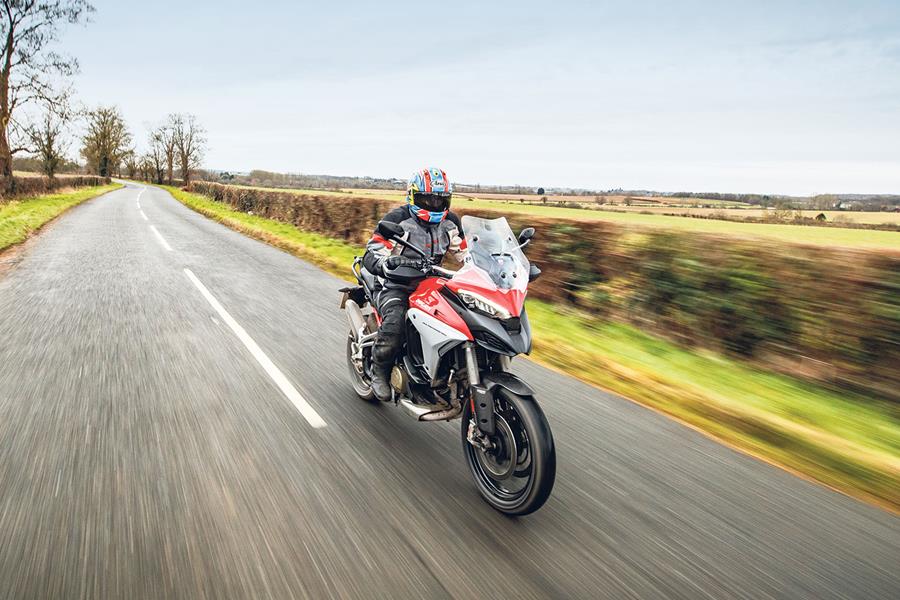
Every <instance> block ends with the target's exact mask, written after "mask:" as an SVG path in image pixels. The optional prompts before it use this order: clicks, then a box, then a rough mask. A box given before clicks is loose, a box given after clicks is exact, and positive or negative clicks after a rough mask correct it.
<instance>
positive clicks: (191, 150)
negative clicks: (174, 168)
mask: <svg viewBox="0 0 900 600" xmlns="http://www.w3.org/2000/svg"><path fill="white" fill-rule="evenodd" d="M177 116H178V118H177V119H176V121H175V124H174V125H175V128H174V130H173V134H174V136H175V148H176V151H177V153H178V157H177V158H178V165H179V167H180V168H181V178H182V179H183V180H184V185H185V187H187V186H188V185H190V183H191V171H193V170H194V169H198V168H200V164H201V162H202V161H203V153H204V151H205V150H206V130H205V129H203V126H202V125H200V123H199V122H198V121H197V117H195V116H194V115H177Z"/></svg>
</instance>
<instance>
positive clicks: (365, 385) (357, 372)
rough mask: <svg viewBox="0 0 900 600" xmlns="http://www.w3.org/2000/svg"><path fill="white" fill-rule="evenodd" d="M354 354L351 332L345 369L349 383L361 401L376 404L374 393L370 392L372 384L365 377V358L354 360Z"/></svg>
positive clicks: (354, 343) (354, 347)
mask: <svg viewBox="0 0 900 600" xmlns="http://www.w3.org/2000/svg"><path fill="white" fill-rule="evenodd" d="M355 353H356V340H355V338H354V337H353V333H352V332H351V333H350V334H349V335H348V336H347V368H348V370H349V372H350V383H351V384H352V385H353V390H354V391H355V392H356V395H357V396H359V397H360V399H361V400H365V401H366V402H377V400H376V399H375V392H373V391H372V383H371V381H370V380H369V378H368V377H367V376H366V371H365V364H364V362H363V361H365V357H363V358H362V360H359V361H358V360H355V359H354V358H353V355H354V354H355Z"/></svg>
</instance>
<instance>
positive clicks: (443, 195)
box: [406, 167, 453, 223]
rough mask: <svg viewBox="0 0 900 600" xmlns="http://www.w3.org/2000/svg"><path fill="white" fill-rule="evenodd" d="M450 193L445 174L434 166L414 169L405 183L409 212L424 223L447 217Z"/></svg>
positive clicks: (437, 221)
mask: <svg viewBox="0 0 900 600" xmlns="http://www.w3.org/2000/svg"><path fill="white" fill-rule="evenodd" d="M452 194H453V186H452V185H451V184H450V180H449V179H447V174H446V173H444V172H443V171H442V170H441V169H437V168H434V167H430V168H428V169H422V170H421V171H416V172H415V173H414V174H413V176H412V177H410V178H409V182H407V184H406V204H407V206H409V212H410V213H411V214H412V215H413V216H414V217H418V218H420V219H422V220H423V221H425V222H426V223H440V222H441V221H443V220H444V219H446V218H447V213H448V212H449V211H450V197H451V195H452Z"/></svg>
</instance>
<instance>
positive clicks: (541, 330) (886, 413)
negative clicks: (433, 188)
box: [167, 187, 900, 510]
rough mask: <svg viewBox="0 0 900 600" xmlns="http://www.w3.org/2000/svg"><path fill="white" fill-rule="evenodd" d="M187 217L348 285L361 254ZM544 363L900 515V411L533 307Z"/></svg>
mask: <svg viewBox="0 0 900 600" xmlns="http://www.w3.org/2000/svg"><path fill="white" fill-rule="evenodd" d="M167 189H168V190H169V191H170V192H171V193H172V194H173V195H174V196H175V197H176V198H177V199H178V200H180V201H181V202H183V203H184V204H185V205H187V206H188V207H190V208H192V209H194V210H196V211H198V212H200V213H201V214H204V215H206V216H208V217H210V218H213V219H215V220H217V221H219V222H221V223H223V224H225V225H227V226H229V227H232V228H233V229H236V230H238V231H241V232H243V233H245V234H247V235H250V236H253V237H256V238H258V239H261V240H263V241H267V242H269V243H271V244H273V245H275V246H278V247H280V248H282V249H284V250H287V251H289V252H291V253H293V254H295V255H297V256H300V257H302V258H305V259H307V260H310V261H312V262H314V263H316V264H318V265H320V266H322V267H324V268H325V269H327V270H329V271H330V272H332V273H335V274H337V275H338V276H340V277H344V278H349V275H350V274H349V265H350V262H351V261H352V260H353V257H354V256H356V255H358V254H360V253H361V252H362V249H361V248H357V247H354V246H352V245H350V244H347V243H345V242H342V241H339V240H335V239H332V238H328V237H325V236H322V235H318V234H314V233H309V232H304V231H300V230H298V229H296V228H295V227H293V226H291V225H288V224H286V223H282V222H279V221H273V220H269V219H265V218H262V217H258V216H253V215H248V214H245V213H242V212H239V211H235V210H233V209H231V208H230V207H229V206H227V205H225V204H222V203H219V202H215V201H213V200H210V199H209V198H207V197H205V196H201V195H198V194H191V193H187V192H182V191H180V190H179V189H177V188H172V187H170V188H167ZM528 310H529V315H530V317H531V320H532V324H533V326H534V330H535V334H536V339H535V348H534V354H533V356H534V358H536V359H537V360H538V361H540V362H543V363H545V364H548V365H551V366H554V367H556V368H559V369H561V370H563V371H566V372H568V373H570V374H573V375H575V376H577V377H579V378H581V379H584V380H586V381H589V382H591V383H594V384H597V385H600V386H603V387H605V388H607V389H610V390H612V391H615V392H617V393H620V394H623V395H625V396H627V397H629V398H631V399H633V400H635V401H638V402H640V403H642V404H645V405H648V406H651V407H653V408H655V409H658V410H660V411H663V412H665V413H667V414H670V415H673V416H675V417H677V418H679V419H681V420H683V421H685V422H687V423H690V424H691V425H694V426H696V427H698V428H700V429H702V430H704V431H706V432H708V433H710V434H712V435H714V436H716V437H718V438H719V439H722V440H724V441H726V442H728V443H730V444H733V445H735V446H736V447H739V448H742V449H744V450H747V451H749V452H752V453H753V454H756V455H758V456H761V457H763V458H766V459H768V460H771V461H774V462H776V463H778V464H781V465H784V466H786V467H789V468H791V469H795V470H797V471H798V472H801V473H804V474H806V475H809V476H811V477H814V478H816V479H818V480H819V481H822V482H824V483H827V484H829V485H832V486H834V487H837V488H839V489H842V490H845V491H847V492H850V493H853V494H856V495H859V496H863V497H867V498H869V499H872V500H874V501H876V502H879V503H881V504H884V505H886V506H889V507H891V508H893V509H894V510H898V509H900V415H898V411H897V408H896V407H895V406H893V405H891V404H889V403H882V402H878V401H875V400H872V399H870V398H865V397H862V396H854V395H852V394H847V393H837V392H834V391H831V390H828V389H826V388H823V387H820V386H816V385H812V384H809V383H806V382H803V381H801V380H799V379H794V378H791V377H786V376H782V375H774V374H771V373H766V372H763V371H760V370H757V369H752V368H749V367H747V366H745V365H743V364H741V363H740V362H737V361H735V360H732V359H728V358H725V357H722V356H719V355H716V354H712V353H707V352H699V351H691V350H686V349H683V348H680V347H678V346H676V345H674V344H672V343H670V342H667V341H664V340H661V339H659V338H656V337H653V336H650V335H647V334H645V333H642V332H641V331H638V330H637V329H635V328H634V327H632V326H629V325H622V324H618V323H608V322H599V321H594V320H591V319H588V318H586V317H585V316H584V315H580V314H576V313H573V312H569V311H566V310H563V309H560V308H558V307H556V306H553V305H551V304H548V303H545V302H540V301H536V300H529V301H528Z"/></svg>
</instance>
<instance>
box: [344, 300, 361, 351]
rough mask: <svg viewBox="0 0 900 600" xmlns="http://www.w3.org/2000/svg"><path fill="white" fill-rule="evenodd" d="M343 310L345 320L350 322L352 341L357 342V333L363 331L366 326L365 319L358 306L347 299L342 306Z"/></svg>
mask: <svg viewBox="0 0 900 600" xmlns="http://www.w3.org/2000/svg"><path fill="white" fill-rule="evenodd" d="M344 310H345V311H347V318H348V319H349V320H350V329H351V331H352V332H353V339H355V340H357V341H359V333H360V331H363V330H364V329H365V326H366V319H365V318H364V317H363V314H362V310H361V309H360V308H359V304H357V303H356V302H354V301H353V300H349V299H348V300H347V303H346V304H345V305H344Z"/></svg>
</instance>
